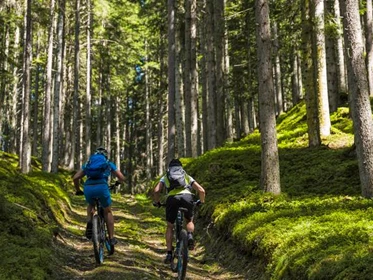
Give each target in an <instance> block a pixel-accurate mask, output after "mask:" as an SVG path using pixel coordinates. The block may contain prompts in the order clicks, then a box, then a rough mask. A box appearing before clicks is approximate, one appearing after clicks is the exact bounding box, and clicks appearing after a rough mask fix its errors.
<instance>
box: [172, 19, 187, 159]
mask: <svg viewBox="0 0 373 280" xmlns="http://www.w3.org/2000/svg"><path fill="white" fill-rule="evenodd" d="M176 26H177V27H178V28H176V33H175V48H176V55H175V67H176V68H175V70H176V71H175V106H174V108H175V127H176V151H175V157H184V156H185V117H184V116H185V102H184V99H185V98H184V88H183V72H185V71H187V70H184V71H183V69H185V67H184V66H183V56H184V53H185V51H183V49H184V48H182V47H181V44H182V41H183V40H182V34H181V26H179V24H176ZM184 84H185V83H184ZM188 103H189V105H190V102H188Z"/></svg>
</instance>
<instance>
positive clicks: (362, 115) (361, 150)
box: [341, 0, 373, 198]
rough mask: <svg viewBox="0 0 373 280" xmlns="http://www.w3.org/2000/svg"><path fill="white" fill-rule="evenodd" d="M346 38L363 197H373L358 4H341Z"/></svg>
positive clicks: (372, 127)
mask: <svg viewBox="0 0 373 280" xmlns="http://www.w3.org/2000/svg"><path fill="white" fill-rule="evenodd" d="M341 11H342V15H343V25H344V38H345V43H346V48H347V49H348V50H349V56H348V59H347V70H348V77H349V80H348V82H349V91H350V94H351V110H352V118H353V123H354V134H355V144H356V154H357V160H358V165H359V175H360V182H361V190H362V195H363V196H364V197H367V198H372V197H373V121H372V112H371V106H370V101H369V84H368V78H367V77H368V75H367V69H366V67H365V61H364V43H363V37H362V29H361V24H360V15H359V1H358V0H345V1H341Z"/></svg>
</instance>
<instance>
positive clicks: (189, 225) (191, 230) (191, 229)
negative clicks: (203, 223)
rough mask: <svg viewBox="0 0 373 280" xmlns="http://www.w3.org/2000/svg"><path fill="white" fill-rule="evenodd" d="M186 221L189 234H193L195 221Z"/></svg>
mask: <svg viewBox="0 0 373 280" xmlns="http://www.w3.org/2000/svg"><path fill="white" fill-rule="evenodd" d="M185 220H186V228H187V232H191V233H193V232H194V223H193V219H190V220H188V219H185Z"/></svg>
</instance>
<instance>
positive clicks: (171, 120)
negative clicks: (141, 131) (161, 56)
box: [167, 0, 177, 162]
mask: <svg viewBox="0 0 373 280" xmlns="http://www.w3.org/2000/svg"><path fill="white" fill-rule="evenodd" d="M167 3H168V4H167V8H168V142H167V143H168V152H167V162H170V161H171V159H173V158H174V157H175V91H176V85H175V72H176V70H177V68H176V63H175V56H176V53H175V0H168V2H167Z"/></svg>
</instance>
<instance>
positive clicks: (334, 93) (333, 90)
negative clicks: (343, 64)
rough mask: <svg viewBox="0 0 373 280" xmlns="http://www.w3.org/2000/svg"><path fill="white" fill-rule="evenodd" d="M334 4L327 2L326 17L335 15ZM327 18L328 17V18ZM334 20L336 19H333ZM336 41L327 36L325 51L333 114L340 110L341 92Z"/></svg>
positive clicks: (332, 37)
mask: <svg viewBox="0 0 373 280" xmlns="http://www.w3.org/2000/svg"><path fill="white" fill-rule="evenodd" d="M332 4H333V2H329V1H326V2H325V12H326V15H328V16H329V15H333V6H332ZM326 18H327V17H326ZM333 19H334V18H333ZM335 44H336V40H335V36H332V35H330V34H325V51H326V53H325V54H326V69H327V86H328V96H329V111H330V112H331V113H333V112H335V111H336V110H337V109H338V105H339V92H338V71H337V70H338V68H337V60H336V53H337V52H336V48H335Z"/></svg>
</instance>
